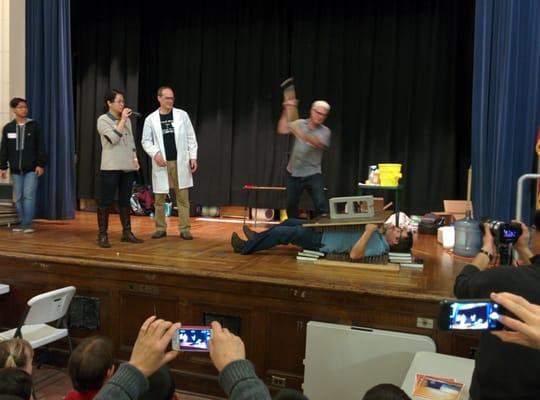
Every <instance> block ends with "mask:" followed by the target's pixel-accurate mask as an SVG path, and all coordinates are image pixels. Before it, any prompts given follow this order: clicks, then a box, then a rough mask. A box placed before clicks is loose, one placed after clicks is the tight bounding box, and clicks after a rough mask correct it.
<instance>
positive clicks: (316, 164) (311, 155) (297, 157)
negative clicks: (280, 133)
mask: <svg viewBox="0 0 540 400" xmlns="http://www.w3.org/2000/svg"><path fill="white" fill-rule="evenodd" d="M293 123H294V124H297V126H298V127H299V128H300V129H301V130H302V131H303V132H305V133H306V134H308V135H312V136H316V137H318V138H319V140H320V141H321V142H322V143H323V144H324V145H325V147H326V148H328V146H330V135H331V133H330V129H328V128H327V127H326V126H324V125H320V126H319V127H317V128H316V129H314V130H310V129H309V128H308V120H306V119H299V120H296V121H295V122H293ZM323 153H324V149H319V148H317V147H315V146H313V145H312V144H310V143H307V142H304V141H302V140H299V139H298V138H296V137H295V140H294V146H293V150H292V153H291V158H290V159H289V164H288V165H287V171H289V173H290V174H291V175H292V176H296V177H305V176H311V175H315V174H320V173H321V162H322V157H323Z"/></svg>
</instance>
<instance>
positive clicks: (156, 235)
mask: <svg viewBox="0 0 540 400" xmlns="http://www.w3.org/2000/svg"><path fill="white" fill-rule="evenodd" d="M165 236H167V232H165V231H155V232H154V234H153V235H152V239H161V238H164V237H165Z"/></svg>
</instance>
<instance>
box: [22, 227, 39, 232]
mask: <svg viewBox="0 0 540 400" xmlns="http://www.w3.org/2000/svg"><path fill="white" fill-rule="evenodd" d="M35 231H36V230H35V229H33V228H26V229H25V230H23V233H34V232H35Z"/></svg>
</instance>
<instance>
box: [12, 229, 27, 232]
mask: <svg viewBox="0 0 540 400" xmlns="http://www.w3.org/2000/svg"><path fill="white" fill-rule="evenodd" d="M11 231H12V232H24V228H13V229H12V230H11Z"/></svg>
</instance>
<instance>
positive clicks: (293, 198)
mask: <svg viewBox="0 0 540 400" xmlns="http://www.w3.org/2000/svg"><path fill="white" fill-rule="evenodd" d="M304 190H307V192H308V193H309V195H310V197H311V200H313V205H314V206H315V215H321V214H328V201H327V200H326V194H325V193H324V182H323V177H322V174H315V175H310V176H304V177H298V176H292V175H289V178H288V180H287V216H288V217H289V218H298V203H299V202H300V196H302V192H303V191H304Z"/></svg>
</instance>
